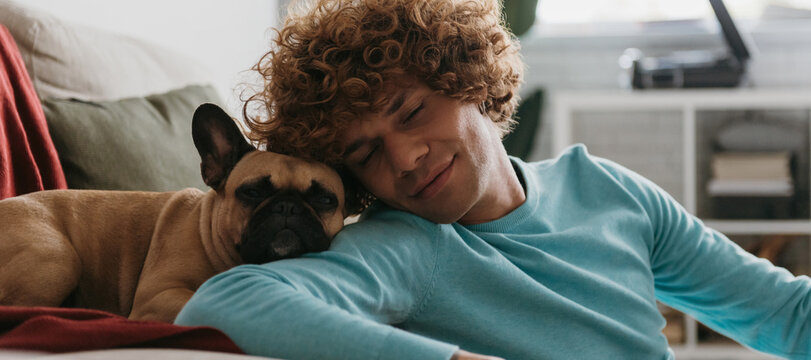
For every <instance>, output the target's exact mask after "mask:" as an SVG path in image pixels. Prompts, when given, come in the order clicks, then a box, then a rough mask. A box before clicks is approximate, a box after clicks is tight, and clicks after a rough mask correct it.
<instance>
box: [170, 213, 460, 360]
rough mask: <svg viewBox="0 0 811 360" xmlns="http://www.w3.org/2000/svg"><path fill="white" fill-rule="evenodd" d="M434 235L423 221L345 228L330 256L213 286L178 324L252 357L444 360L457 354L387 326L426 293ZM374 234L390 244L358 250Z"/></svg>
mask: <svg viewBox="0 0 811 360" xmlns="http://www.w3.org/2000/svg"><path fill="white" fill-rule="evenodd" d="M398 226H399V227H398ZM432 231H434V230H433V228H432V225H431V224H430V223H427V222H424V221H423V222H419V221H417V222H412V223H407V224H406V225H405V226H403V222H402V221H400V222H399V223H398V222H395V223H393V224H392V223H385V222H382V223H381V224H380V225H378V224H375V223H373V222H372V223H367V224H365V225H361V224H357V225H355V226H350V227H348V228H347V229H345V230H344V231H343V232H342V233H340V234H339V236H338V237H337V238H336V240H335V242H334V244H333V246H332V248H331V250H330V251H326V252H323V253H318V254H310V255H307V256H305V257H303V258H298V259H290V260H282V261H277V262H273V263H269V264H264V265H244V266H239V267H237V268H234V269H231V270H229V271H227V272H225V273H222V274H219V275H217V276H215V277H214V278H212V279H210V280H209V281H207V282H206V283H205V284H203V286H201V287H200V289H198V291H197V292H196V293H195V295H194V296H193V297H192V299H191V300H189V302H188V303H187V305H186V306H185V307H184V308H183V310H182V311H181V312H180V314H179V315H178V317H177V319H176V323H178V324H181V325H209V326H213V327H216V328H218V329H220V330H222V331H223V332H225V333H226V334H227V335H228V336H229V337H231V338H232V339H233V340H234V342H235V343H236V344H237V345H239V346H240V347H241V348H242V349H243V350H244V351H245V352H247V353H249V354H256V355H264V356H273V357H281V358H289V359H299V358H305V359H376V358H387V359H400V358H402V359H414V358H420V359H442V360H447V359H449V358H450V357H451V356H452V354H454V352H456V351H457V350H458V347H456V346H454V345H451V344H446V343H443V342H439V341H435V340H432V339H429V338H426V337H423V336H419V335H416V334H412V333H409V332H406V331H403V330H400V329H397V328H395V327H393V326H389V325H387V324H397V323H399V322H402V321H404V320H405V319H407V317H408V316H409V314H410V313H411V311H412V310H413V309H416V308H418V306H419V304H420V303H421V302H420V301H421V300H423V298H424V296H425V294H426V293H427V292H428V291H429V286H430V284H431V281H430V280H431V278H432V276H433V272H434V268H435V266H436V256H437V250H436V249H437V246H441V244H439V245H438V244H437V243H435V242H438V241H439V240H440V239H439V236H437V234H434V233H432ZM375 234H378V235H379V234H386V237H382V236H377V238H376V239H366V240H368V241H356V240H357V238H358V237H370V236H375ZM353 237H354V238H353Z"/></svg>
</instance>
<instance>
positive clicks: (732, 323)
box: [596, 159, 811, 359]
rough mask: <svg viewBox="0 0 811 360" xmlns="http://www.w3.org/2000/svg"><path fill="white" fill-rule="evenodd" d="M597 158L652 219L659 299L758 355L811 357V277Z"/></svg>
mask: <svg viewBox="0 0 811 360" xmlns="http://www.w3.org/2000/svg"><path fill="white" fill-rule="evenodd" d="M596 161H597V162H598V164H599V165H600V166H601V167H602V168H603V169H604V170H606V171H607V172H608V173H610V174H611V176H612V177H614V179H616V180H617V181H618V182H619V183H620V184H621V186H623V187H624V188H625V189H626V190H627V191H628V192H629V193H630V194H631V195H632V196H633V197H634V198H635V199H636V200H637V201H638V203H639V204H640V205H641V206H642V207H643V208H644V211H645V212H646V213H647V215H648V217H649V219H650V222H651V231H652V241H653V242H652V244H651V246H650V252H651V253H650V259H651V260H650V261H651V269H652V271H653V274H654V279H655V289H656V294H657V298H659V300H661V301H662V302H664V303H666V304H668V305H670V306H672V307H674V308H676V309H679V310H681V311H683V312H685V313H687V314H689V315H691V316H693V317H694V318H695V319H697V320H698V321H700V322H702V323H704V324H706V325H707V326H709V327H711V328H713V329H714V330H716V331H718V332H720V333H722V334H724V335H726V336H728V337H730V338H732V339H735V340H736V341H738V342H740V343H742V344H744V345H746V346H749V347H752V348H754V349H756V350H759V351H763V352H767V353H772V354H776V355H780V356H783V357H787V358H791V359H808V358H809V356H811V279H809V278H808V277H807V276H794V275H792V274H791V273H790V272H789V271H787V270H786V269H784V268H780V267H777V266H774V265H773V264H771V263H770V262H769V261H767V260H764V259H760V258H757V257H755V256H754V255H752V254H750V253H748V252H746V251H745V250H743V249H741V248H740V247H739V246H738V245H737V244H735V243H734V242H732V241H731V240H729V239H728V238H727V237H725V236H724V235H723V234H721V233H719V232H718V231H715V230H713V229H711V228H708V227H706V226H705V225H704V224H703V223H702V222H701V220H699V219H698V218H696V217H695V216H693V215H691V214H690V213H688V212H687V211H686V210H685V209H684V208H683V207H682V206H681V205H680V204H678V203H677V202H676V201H675V200H674V199H673V198H672V197H671V196H670V195H668V194H667V193H665V191H664V190H662V189H661V188H659V187H658V186H657V185H655V184H654V183H652V182H651V181H649V180H647V179H645V178H643V177H642V176H639V175H637V174H635V173H633V172H632V171H630V170H627V169H625V168H623V167H621V166H620V165H617V164H615V163H612V162H610V161H608V160H604V159H596Z"/></svg>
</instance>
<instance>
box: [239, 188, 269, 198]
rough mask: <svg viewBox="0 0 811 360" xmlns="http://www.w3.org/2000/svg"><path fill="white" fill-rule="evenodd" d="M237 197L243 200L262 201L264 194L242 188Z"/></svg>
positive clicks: (256, 190)
mask: <svg viewBox="0 0 811 360" xmlns="http://www.w3.org/2000/svg"><path fill="white" fill-rule="evenodd" d="M237 195H238V196H239V197H241V198H243V199H248V200H256V199H261V198H262V197H263V196H264V193H263V192H262V191H261V190H259V189H256V188H242V189H239V190H238V192H237Z"/></svg>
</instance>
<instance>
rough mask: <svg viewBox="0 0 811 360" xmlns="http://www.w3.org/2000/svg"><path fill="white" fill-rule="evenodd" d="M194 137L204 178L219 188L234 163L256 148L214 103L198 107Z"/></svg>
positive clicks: (195, 112) (193, 130) (193, 120)
mask: <svg viewBox="0 0 811 360" xmlns="http://www.w3.org/2000/svg"><path fill="white" fill-rule="evenodd" d="M191 128H192V131H191V133H192V139H193V140H194V146H195V147H197V152H198V153H199V154H200V172H201V173H202V175H203V181H204V182H205V183H206V185H208V186H210V187H211V188H213V189H214V190H220V189H221V187H222V186H223V185H224V184H225V179H227V178H228V174H229V173H230V172H231V169H233V168H234V165H236V164H237V162H239V159H241V158H242V156H243V155H245V154H246V153H248V152H250V151H253V150H256V148H254V147H253V146H251V144H250V143H248V141H247V140H245V138H244V137H243V136H242V132H241V131H240V129H239V126H237V124H236V123H235V122H234V119H232V118H231V117H230V116H228V114H226V113H225V111H224V110H223V109H221V108H220V107H219V106H217V105H214V104H209V103H206V104H203V105H200V106H199V107H197V110H195V111H194V116H193V118H192V124H191Z"/></svg>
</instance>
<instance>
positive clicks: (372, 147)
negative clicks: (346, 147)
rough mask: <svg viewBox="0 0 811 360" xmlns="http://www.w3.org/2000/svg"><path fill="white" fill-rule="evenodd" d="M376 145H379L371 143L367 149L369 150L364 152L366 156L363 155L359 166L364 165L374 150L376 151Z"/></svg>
mask: <svg viewBox="0 0 811 360" xmlns="http://www.w3.org/2000/svg"><path fill="white" fill-rule="evenodd" d="M378 147H379V145H377V144H374V145H371V148H370V149H369V152H368V153H366V156H364V157H363V159H362V160H361V161H360V163H359V164H360V166H361V167H365V166H366V165H367V164H368V163H369V160H371V159H372V156H373V155H374V154H375V152H377V148H378Z"/></svg>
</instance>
